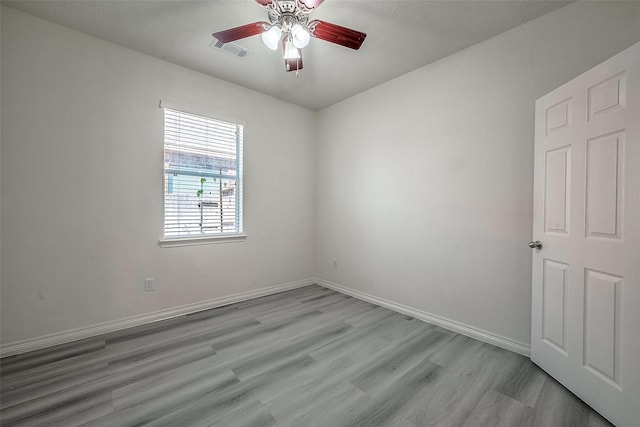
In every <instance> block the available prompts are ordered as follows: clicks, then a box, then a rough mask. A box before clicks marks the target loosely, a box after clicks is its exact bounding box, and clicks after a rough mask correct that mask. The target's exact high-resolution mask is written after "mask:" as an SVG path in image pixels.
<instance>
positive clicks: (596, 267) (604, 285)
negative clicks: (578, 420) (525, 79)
mask: <svg viewBox="0 0 640 427" xmlns="http://www.w3.org/2000/svg"><path fill="white" fill-rule="evenodd" d="M535 133H536V141H535V166H534V227H533V240H540V241H542V248H541V249H537V250H535V251H534V254H533V274H532V276H533V283H532V337H531V354H532V359H533V361H534V362H536V363H537V364H538V365H539V366H541V367H542V368H543V369H544V370H546V371H547V372H549V373H550V374H551V375H552V376H554V377H555V378H556V379H558V380H559V381H560V382H561V383H563V384H564V385H565V386H566V387H567V388H569V389H570V390H571V391H573V392H574V393H575V394H576V395H577V396H579V397H580V398H582V399H583V400H584V401H585V402H587V403H588V404H589V405H591V406H592V407H593V408H594V409H595V410H597V411H598V412H600V413H601V414H602V415H603V416H605V417H606V418H608V419H609V420H610V421H611V422H613V423H614V424H616V425H617V426H619V427H625V426H629V427H631V426H637V425H638V424H637V420H639V419H640V400H638V399H639V398H638V396H640V332H639V331H640V43H639V44H636V45H634V46H632V47H631V48H629V49H627V50H625V51H623V52H621V53H620V54H618V55H616V56H615V57H613V58H611V59H609V60H608V61H606V62H604V63H603V64H600V65H598V66H597V67H594V68H593V69H592V70H589V71H588V72H586V73H584V74H582V75H581V76H578V77H577V78H576V79H574V80H572V81H571V82H569V83H567V84H565V85H563V86H561V87H560V88H558V89H556V90H554V91H553V92H551V93H549V94H548V95H545V96H544V97H542V98H540V99H539V100H538V101H537V102H536V130H535Z"/></svg>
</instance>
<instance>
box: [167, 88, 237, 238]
mask: <svg viewBox="0 0 640 427" xmlns="http://www.w3.org/2000/svg"><path fill="white" fill-rule="evenodd" d="M159 107H160V110H161V115H162V135H163V139H162V158H163V162H162V165H163V166H162V187H161V188H163V190H162V191H163V196H162V237H161V238H160V239H159V241H158V244H159V246H161V247H167V248H172V247H182V246H193V245H208V244H219V243H233V242H243V241H244V240H246V238H247V234H246V233H245V224H244V188H243V187H244V130H245V129H246V124H245V123H244V122H243V121H242V120H238V119H237V118H229V117H225V116H224V115H220V114H217V113H215V112H212V111H210V110H208V109H206V108H202V107H200V106H193V105H185V104H182V103H180V104H177V103H173V102H169V101H166V100H161V101H160V104H159ZM167 108H168V109H170V110H174V111H178V112H183V113H185V114H192V115H197V116H202V117H205V118H208V119H211V120H216V121H221V122H226V123H231V124H234V125H237V126H242V129H243V136H242V138H241V139H236V158H237V172H236V177H235V179H236V192H237V195H236V209H237V212H238V223H239V229H240V231H239V232H232V233H229V232H228V233H220V234H203V235H179V236H165V231H166V230H165V215H166V210H165V204H166V194H165V190H164V186H165V173H166V170H167V169H166V168H165V167H164V151H165V140H164V135H165V132H166V128H165V126H166V124H165V109H167Z"/></svg>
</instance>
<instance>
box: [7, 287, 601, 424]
mask: <svg viewBox="0 0 640 427" xmlns="http://www.w3.org/2000/svg"><path fill="white" fill-rule="evenodd" d="M0 425H2V426H3V427H5V426H6V427H13V426H35V427H39V426H60V427H73V426H93V427H99V426H101V427H111V426H117V427H126V426H143V425H144V426H155V427H159V426H171V427H190V426H196V427H205V426H220V427H272V426H276V427H285V426H286V427H291V426H300V427H325V426H329V427H340V426H343V427H352V426H362V427H375V426H381V427H383V426H384V427H445V426H446V427H462V426H464V427H479V426H489V427H498V426H500V427H502V426H504V427H510V426H514V427H542V426H545V427H556V426H558V427H565V426H568V427H572V426H576V427H578V426H579V427H610V426H611V425H610V424H609V423H608V422H607V421H606V420H605V419H603V418H602V417H601V416H599V415H598V414H597V413H595V412H594V411H593V410H592V409H591V408H589V407H588V406H587V405H585V404H584V403H583V402H582V401H580V400H579V399H578V398H577V397H576V396H574V395H573V394H571V393H570V392H569V391H567V390H566V389H565V388H564V387H562V385H560V384H559V383H557V382H556V381H555V380H554V379H553V378H551V377H549V376H548V375H547V374H546V373H545V372H544V371H542V370H541V369H540V368H538V367H537V366H536V365H534V364H533V363H532V362H531V361H530V359H528V358H526V357H523V356H520V355H517V354H514V353H511V352H509V351H506V350H503V349H500V348H497V347H494V346H491V345H489V344H486V343H482V342H480V341H477V340H474V339H472V338H469V337H465V336H462V335H459V334H457V333H455V332H452V331H449V330H446V329H443V328H441V327H439V326H435V325H431V324H428V323H424V322H421V321H419V320H416V319H413V318H411V317H409V316H406V315H402V314H399V313H395V312H392V311H390V310H387V309H385V308H382V307H378V306H375V305H373V304H370V303H368V302H364V301H359V300H356V299H354V298H352V297H349V296H346V295H343V294H340V293H338V292H335V291H333V290H330V289H327V288H323V287H320V286H315V285H314V286H307V287H303V288H299V289H295V290H292V291H287V292H282V293H279V294H275V295H268V296H265V297H261V298H256V299H253V300H250V301H244V302H240V303H237V304H231V305H228V306H224V307H218V308H215V309H211V310H206V311H201V312H198V313H193V314H189V315H185V316H178V317H176V318H172V319H168V320H165V321H159V322H154V323H151V324H148V325H143V326H140V327H136V328H131V329H128V330H123V331H117V332H113V333H109V334H105V335H102V336H99V337H94V338H90V339H85V340H82V341H78V342H74V343H68V344H63V345H60V346H56V347H53V348H48V349H43V350H38V351H34V352H30V353H25V354H21V355H17V356H12V357H7V358H5V359H2V360H1V361H0Z"/></svg>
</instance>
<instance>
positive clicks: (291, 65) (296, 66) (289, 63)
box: [284, 49, 302, 71]
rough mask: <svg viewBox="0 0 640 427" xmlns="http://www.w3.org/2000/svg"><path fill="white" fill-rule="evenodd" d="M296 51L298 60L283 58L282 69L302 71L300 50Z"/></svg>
mask: <svg viewBox="0 0 640 427" xmlns="http://www.w3.org/2000/svg"><path fill="white" fill-rule="evenodd" d="M297 50H298V58H286V57H285V58H284V69H285V70H287V71H298V70H302V50H301V49H297Z"/></svg>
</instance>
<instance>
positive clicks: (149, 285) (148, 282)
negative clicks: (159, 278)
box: [144, 277, 156, 292]
mask: <svg viewBox="0 0 640 427" xmlns="http://www.w3.org/2000/svg"><path fill="white" fill-rule="evenodd" d="M154 280H156V279H154V278H153V277H150V278H148V279H144V291H145V292H151V291H152V290H153V281H154Z"/></svg>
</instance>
